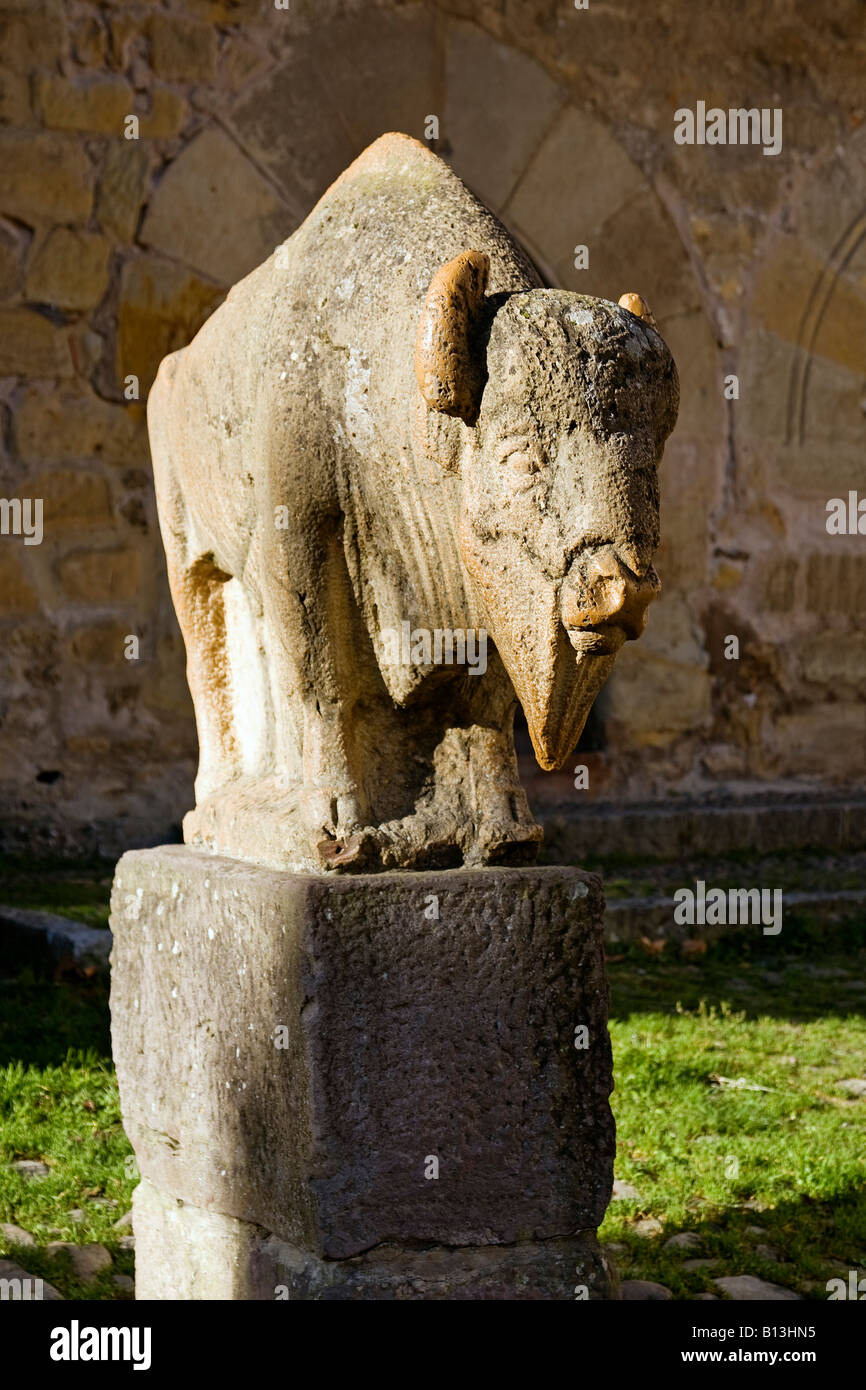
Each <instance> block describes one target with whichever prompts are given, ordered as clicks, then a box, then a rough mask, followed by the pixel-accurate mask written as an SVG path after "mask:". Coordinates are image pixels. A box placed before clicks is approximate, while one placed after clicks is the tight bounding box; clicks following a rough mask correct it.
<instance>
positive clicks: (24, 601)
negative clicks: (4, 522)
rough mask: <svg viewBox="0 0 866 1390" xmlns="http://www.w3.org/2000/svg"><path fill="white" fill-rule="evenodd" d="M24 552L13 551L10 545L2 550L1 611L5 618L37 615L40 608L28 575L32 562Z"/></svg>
mask: <svg viewBox="0 0 866 1390" xmlns="http://www.w3.org/2000/svg"><path fill="white" fill-rule="evenodd" d="M22 550H23V547H22ZM22 550H18V549H17V548H16V549H14V550H13V549H12V547H11V546H10V545H8V544H6V545H4V546H3V548H2V549H0V594H2V599H0V611H2V613H3V614H4V616H5V615H7V614H8V615H10V616H11V615H12V614H20V613H35V612H36V611H37V610H38V608H39V599H38V596H37V593H36V590H35V588H34V587H33V584H32V582H31V574H30V573H28V569H29V564H30V562H29V561H28V559H27V554H26V552H25V553H23V554H22Z"/></svg>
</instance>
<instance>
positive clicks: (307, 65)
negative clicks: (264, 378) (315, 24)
mask: <svg viewBox="0 0 866 1390" xmlns="http://www.w3.org/2000/svg"><path fill="white" fill-rule="evenodd" d="M321 49H322V43H321V38H320V37H319V36H316V38H315V40H314V41H309V40H307V41H302V42H301V43H299V44H298V45H297V47H295V48H293V50H292V54H291V58H290V59H289V61H287V62H285V63H281V64H280V66H279V67H278V68H275V69H274V71H273V72H270V73H265V74H264V75H263V76H262V77H261V79H260V80H259V81H257V82H252V83H250V84H249V86H247V87H245V88H244V89H243V90H242V92H241V93H240V95H239V97H238V99H237V100H236V102H235V103H234V105H233V106H232V108H231V111H230V112H229V114H228V122H229V125H230V127H231V129H232V131H233V132H234V133H235V135H236V137H237V139H238V140H239V142H240V144H241V146H242V148H243V149H245V150H249V153H250V155H251V157H252V158H253V159H254V160H255V161H256V164H257V165H258V167H259V168H261V169H264V170H265V172H266V173H268V174H269V175H270V177H271V178H272V179H273V181H274V184H275V186H276V187H278V188H280V189H281V190H284V193H285V196H286V198H287V199H288V200H289V201H290V203H291V204H292V212H293V216H292V223H291V225H294V223H295V222H297V221H300V219H301V217H302V216H303V214H304V212H306V211H307V209H308V208H310V207H312V205H313V203H314V202H315V201H316V199H317V198H319V197H320V196H321V194H322V193H324V191H325V189H326V188H327V187H328V185H329V183H331V181H332V180H333V179H335V178H336V177H337V176H338V175H339V174H340V173H341V171H342V170H343V169H344V168H345V167H346V165H347V164H348V163H349V161H350V160H352V159H353V158H354V156H355V155H356V154H357V153H358V148H359V147H358V145H356V143H355V142H354V141H353V140H352V138H351V137H350V136H349V134H348V132H347V131H346V129H345V126H344V123H343V120H342V117H341V114H340V113H338V111H337V110H336V109H335V108H334V107H333V106H332V104H331V102H330V101H329V99H328V95H327V92H326V91H325V90H324V88H323V85H322V82H321V79H320V78H319V76H318V75H317V73H316V70H315V63H316V62H317V60H318V58H319V56H320V54H321ZM368 90H369V89H368ZM313 111H314V112H316V113H317V119H315V120H311V119H310V113H311V112H313ZM425 114H426V113H425ZM287 230H288V228H286V229H285V231H284V232H283V235H285V234H286V231H287ZM273 240H274V241H276V238H274V239H273ZM251 264H252V262H251Z"/></svg>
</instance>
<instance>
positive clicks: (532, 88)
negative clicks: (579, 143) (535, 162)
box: [394, 23, 565, 208]
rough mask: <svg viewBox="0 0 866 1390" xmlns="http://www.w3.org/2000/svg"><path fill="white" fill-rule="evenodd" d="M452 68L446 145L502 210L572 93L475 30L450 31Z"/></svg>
mask: <svg viewBox="0 0 866 1390" xmlns="http://www.w3.org/2000/svg"><path fill="white" fill-rule="evenodd" d="M446 63H447V69H446V75H445V90H446V92H447V100H446V103H445V114H444V119H443V121H442V129H441V135H442V138H443V139H444V140H445V141H446V142H447V144H448V146H449V147H450V151H451V159H452V161H453V164H454V167H455V169H456V170H457V172H458V173H459V175H460V177H461V178H462V179H465V180H466V182H467V184H468V185H469V187H470V188H471V189H472V191H473V192H474V193H477V195H478V197H479V198H482V199H483V200H484V201H485V202H486V203H488V204H489V205H490V207H492V208H500V207H502V205H503V203H505V202H506V201H507V199H508V196H509V194H510V193H511V192H512V190H513V189H514V187H515V185H516V184H517V182H518V179H519V178H520V176H521V174H523V172H524V170H525V169H526V167H527V165H528V164H529V161H530V159H531V157H532V155H533V154H534V153H535V151H536V148H537V146H538V144H539V142H540V141H541V138H542V136H543V135H544V133H545V131H546V129H547V127H548V126H549V125H550V123H551V121H552V120H553V117H554V116H555V114H556V112H557V110H558V109H559V107H560V106H562V105H563V103H564V99H565V93H564V91H563V89H562V88H561V87H557V85H556V83H555V82H552V81H551V79H550V77H548V75H547V73H546V72H545V71H544V69H543V68H542V67H540V66H539V65H538V64H537V63H534V62H532V61H531V59H529V58H526V57H525V56H524V55H523V54H522V53H519V52H517V51H515V50H514V49H513V48H506V47H505V46H504V45H502V44H491V42H490V40H489V38H488V36H487V35H486V34H483V33H482V32H481V31H480V30H479V29H477V28H476V27H475V25H473V24H459V23H458V24H452V25H450V26H449V30H448V53H447V57H446ZM433 109H434V108H433V107H431V110H433ZM515 111H520V113H521V118H520V120H519V121H515V120H514V119H513V115H514V112H515ZM394 128H395V129H403V128H404V127H403V126H400V125H398V126H395V127H394ZM406 128H407V129H408V127H406Z"/></svg>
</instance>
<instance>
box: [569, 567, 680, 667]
mask: <svg viewBox="0 0 866 1390" xmlns="http://www.w3.org/2000/svg"><path fill="white" fill-rule="evenodd" d="M660 590H661V583H660V581H659V577H658V575H657V574H656V572H655V570H654V569H653V567H652V565H649V566H648V568H647V570H646V572H645V574H644V575H643V576H639V575H637V574H635V573H634V572H633V571H632V570H631V569H629V567H628V565H626V564H625V563H624V561H623V560H621V559H620V557H619V556H618V555H617V553H616V551H615V550H614V549H613V548H612V547H611V546H606V547H605V548H604V549H602V550H598V551H596V552H595V553H594V554H593V555H591V556H587V557H583V558H582V559H581V560H580V561H578V562H577V564H576V565H575V566H573V567H572V573H571V574H569V576H568V578H567V579H566V581H565V584H564V586H563V590H562V608H561V612H562V623H563V626H564V627H565V629H566V630H567V632H568V635H569V638H570V639H571V643H572V645H573V646H574V647H575V648H577V650H579V651H586V652H592V653H594V654H598V655H601V654H608V655H609V654H612V653H614V652H616V651H618V650H619V648H620V647H621V646H622V644H623V642H627V641H633V640H634V639H635V638H636V637H640V635H641V633H642V632H643V630H644V627H645V626H646V611H647V608H648V607H649V605H650V604H651V603H652V601H653V599H654V598H656V596H657V595H658V593H659V592H660Z"/></svg>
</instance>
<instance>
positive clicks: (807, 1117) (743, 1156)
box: [600, 936, 866, 1299]
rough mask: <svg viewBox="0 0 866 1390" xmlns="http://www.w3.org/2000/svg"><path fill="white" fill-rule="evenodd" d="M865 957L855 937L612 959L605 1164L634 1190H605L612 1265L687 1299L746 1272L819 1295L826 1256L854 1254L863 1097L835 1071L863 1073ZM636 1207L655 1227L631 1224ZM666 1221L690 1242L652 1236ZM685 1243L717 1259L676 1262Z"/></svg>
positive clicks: (862, 1250)
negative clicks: (608, 1158)
mask: <svg viewBox="0 0 866 1390" xmlns="http://www.w3.org/2000/svg"><path fill="white" fill-rule="evenodd" d="M861 939H862V936H861ZM742 944H743V947H744V948H745V946H746V943H745V942H744V943H742ZM763 949H764V950H766V946H765V947H764V948H763ZM864 965H866V952H864V951H863V950H862V949H860V950H859V951H857V952H856V953H852V952H850V951H848V952H846V953H844V954H841V955H839V956H836V957H833V956H827V955H825V956H823V957H819V958H818V959H814V958H810V957H804V956H803V955H801V954H797V955H794V954H791V955H786V956H784V957H780V958H779V959H776V958H773V959H771V960H768V961H767V960H764V961H762V960H758V961H752V960H749V959H748V957H747V955H746V954H745V950H744V952H743V954H742V955H739V956H738V955H737V953H736V947H735V943H733V942H726V943H724V945H722V946H720V947H718V948H716V949H715V950H711V951H710V952H709V953H708V955H707V956H706V957H705V958H703V959H702V960H701V962H700V964H694V963H692V964H683V963H680V962H677V961H676V960H675V959H672V960H671V961H669V962H663V961H661V960H656V959H649V958H645V959H644V960H643V961H641V960H640V957H639V956H638V955H637V954H636V953H633V952H630V953H629V954H628V955H627V956H626V959H625V960H624V961H621V962H620V963H617V964H612V965H611V967H610V975H611V989H612V1015H613V1016H612V1019H611V1036H612V1040H613V1049H614V1067H615V1077H616V1090H615V1092H614V1096H613V1098H612V1103H613V1109H614V1113H615V1115H616V1121H617V1136H618V1137H617V1155H616V1176H617V1177H618V1178H619V1179H622V1180H624V1181H626V1182H629V1183H631V1184H632V1185H633V1186H634V1187H635V1188H636V1189H637V1191H638V1192H639V1193H640V1200H631V1201H622V1200H619V1201H615V1202H612V1203H611V1206H610V1207H609V1209H608V1212H607V1215H606V1217H605V1220H604V1223H603V1226H602V1228H601V1231H600V1236H601V1238H602V1240H603V1241H605V1242H607V1243H613V1244H614V1245H616V1246H617V1247H623V1248H618V1249H617V1250H616V1251H615V1259H616V1262H617V1265H618V1267H619V1269H620V1272H621V1274H622V1276H623V1277H624V1278H632V1279H633V1278H639V1279H653V1280H656V1281H658V1282H659V1283H662V1284H665V1285H666V1286H667V1287H668V1288H670V1289H671V1290H672V1292H673V1293H674V1295H675V1297H678V1298H689V1297H694V1295H695V1294H696V1293H699V1292H717V1290H715V1288H714V1286H713V1284H712V1282H711V1281H712V1279H713V1278H717V1277H719V1276H722V1275H728V1274H753V1275H756V1276H757V1277H758V1278H763V1279H768V1280H770V1281H771V1282H773V1283H777V1284H782V1285H784V1286H786V1287H788V1288H792V1289H795V1290H796V1291H797V1292H799V1293H801V1294H803V1295H804V1296H806V1297H813V1298H821V1299H825V1298H826V1297H827V1293H826V1281H827V1280H828V1279H829V1278H832V1277H835V1276H837V1275H838V1274H839V1272H840V1270H839V1268H838V1267H836V1266H837V1265H841V1266H844V1268H845V1269H848V1268H853V1267H859V1266H862V1265H864V1264H866V1184H864V1181H863V1167H864V1155H866V1100H853V1099H851V1098H850V1097H848V1096H846V1095H845V1093H844V1092H843V1091H841V1090H840V1089H839V1088H838V1087H837V1085H836V1083H837V1082H838V1081H840V1080H843V1079H846V1078H850V1077H858V1076H860V1077H862V1076H864V1075H866V1018H864V1009H863V1005H864V993H863V990H862V982H863V978H864ZM717 1077H724V1078H728V1079H731V1080H737V1079H739V1078H744V1079H745V1080H746V1081H747V1082H749V1083H750V1084H752V1085H757V1086H761V1087H766V1088H767V1089H766V1090H745V1089H743V1090H738V1089H731V1088H726V1087H724V1086H723V1085H720V1084H718V1082H716V1081H714V1078H717ZM647 1217H654V1218H656V1220H657V1221H658V1222H660V1223H661V1226H662V1228H663V1230H662V1232H661V1233H660V1234H657V1235H654V1236H646V1235H642V1234H639V1232H638V1229H637V1226H638V1223H639V1222H640V1221H641V1220H642V1219H645V1218H647ZM750 1228H752V1229H750ZM680 1231H691V1232H694V1233H695V1234H696V1235H698V1236H699V1237H700V1240H701V1249H700V1250H695V1251H688V1252H682V1251H671V1250H666V1249H664V1242H665V1240H666V1239H667V1238H668V1237H669V1236H670V1235H673V1234H675V1233H677V1232H680ZM759 1246H765V1247H771V1249H772V1251H773V1253H775V1254H778V1256H779V1257H780V1258H779V1259H778V1260H774V1259H772V1258H769V1257H768V1256H767V1254H766V1253H764V1254H762V1253H761V1252H760V1251H759V1250H758V1247H759ZM692 1258H707V1259H713V1260H716V1261H717V1264H716V1265H715V1266H714V1267H712V1268H710V1269H704V1270H700V1271H695V1272H693V1273H688V1272H685V1271H684V1270H683V1267H682V1266H683V1262H684V1260H689V1259H692Z"/></svg>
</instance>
